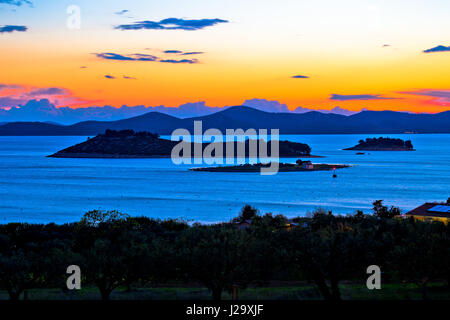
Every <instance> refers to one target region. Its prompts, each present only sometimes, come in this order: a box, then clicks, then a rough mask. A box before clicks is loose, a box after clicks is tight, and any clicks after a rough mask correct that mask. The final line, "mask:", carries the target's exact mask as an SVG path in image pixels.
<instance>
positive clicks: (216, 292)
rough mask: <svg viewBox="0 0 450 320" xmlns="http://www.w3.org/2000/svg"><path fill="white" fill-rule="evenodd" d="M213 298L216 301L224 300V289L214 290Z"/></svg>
mask: <svg viewBox="0 0 450 320" xmlns="http://www.w3.org/2000/svg"><path fill="white" fill-rule="evenodd" d="M211 291H212V298H213V300H214V301H220V300H222V288H217V287H216V288H212V290H211Z"/></svg>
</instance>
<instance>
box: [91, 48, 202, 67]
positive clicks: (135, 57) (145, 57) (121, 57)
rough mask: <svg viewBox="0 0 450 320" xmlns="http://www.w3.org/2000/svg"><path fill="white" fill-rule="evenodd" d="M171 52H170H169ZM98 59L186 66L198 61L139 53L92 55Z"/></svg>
mask: <svg viewBox="0 0 450 320" xmlns="http://www.w3.org/2000/svg"><path fill="white" fill-rule="evenodd" d="M169 51H172V50H169ZM94 54H95V55H96V56H97V57H98V58H100V59H105V60H116V61H156V62H162V63H176V64H178V63H187V64H196V63H198V62H199V61H198V60H197V59H181V60H177V59H161V58H158V57H157V56H154V55H151V54H141V53H134V54H127V55H125V54H117V53H111V52H103V53H94Z"/></svg>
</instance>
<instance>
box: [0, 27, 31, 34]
mask: <svg viewBox="0 0 450 320" xmlns="http://www.w3.org/2000/svg"><path fill="white" fill-rule="evenodd" d="M27 30H28V27H26V26H12V25H6V26H3V27H0V33H5V32H9V33H11V32H14V31H17V32H25V31H27Z"/></svg>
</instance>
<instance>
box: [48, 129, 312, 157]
mask: <svg viewBox="0 0 450 320" xmlns="http://www.w3.org/2000/svg"><path fill="white" fill-rule="evenodd" d="M179 143H180V141H172V140H168V139H162V138H160V136H159V135H158V134H155V133H150V132H135V131H133V130H122V131H115V130H106V131H105V133H104V134H99V135H97V136H96V137H94V138H88V139H87V140H86V141H84V142H82V143H79V144H76V145H74V146H71V147H68V148H66V149H64V150H60V151H58V152H56V153H55V154H52V155H49V157H53V158H169V157H171V154H172V150H173V148H174V147H175V146H177V145H178V144H179ZM195 144H196V143H192V146H191V148H189V149H190V152H191V154H184V153H183V154H182V156H183V157H185V156H187V157H190V158H193V157H194V154H193V153H194V150H196V149H197V148H196V147H195ZM210 144H211V142H206V143H205V142H204V143H202V144H201V145H202V146H201V148H202V149H201V150H203V151H204V150H205V149H206V148H207V147H208V146H209V145H210ZM252 144H254V145H255V146H256V148H257V151H258V154H260V153H259V148H260V143H259V141H258V140H250V139H247V140H245V141H234V146H233V145H232V147H233V150H234V152H233V153H232V154H234V157H235V158H236V157H238V156H240V155H239V150H245V156H246V157H248V156H249V154H250V152H249V150H250V146H251V145H252ZM228 147H229V146H228V144H227V143H223V144H222V148H223V150H222V151H223V153H222V154H223V155H224V156H225V155H227V148H228ZM219 148H220V147H219ZM267 151H268V157H270V156H271V154H270V152H271V142H270V141H269V142H267ZM203 154H204V152H202V155H203ZM213 156H214V153H213ZM279 156H280V157H283V158H298V157H305V158H319V156H313V155H311V147H310V146H309V145H307V144H304V143H298V142H291V141H287V140H284V141H279Z"/></svg>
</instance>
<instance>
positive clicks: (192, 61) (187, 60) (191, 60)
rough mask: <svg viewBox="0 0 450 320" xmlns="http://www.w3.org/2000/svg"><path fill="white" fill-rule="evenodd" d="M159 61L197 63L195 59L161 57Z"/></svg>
mask: <svg viewBox="0 0 450 320" xmlns="http://www.w3.org/2000/svg"><path fill="white" fill-rule="evenodd" d="M159 62H163V63H175V64H177V63H187V64H195V63H198V60H197V59H182V60H174V59H163V60H159Z"/></svg>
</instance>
